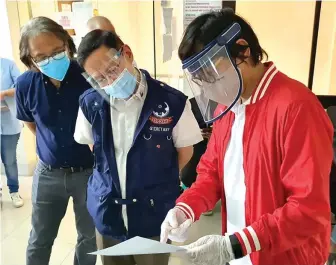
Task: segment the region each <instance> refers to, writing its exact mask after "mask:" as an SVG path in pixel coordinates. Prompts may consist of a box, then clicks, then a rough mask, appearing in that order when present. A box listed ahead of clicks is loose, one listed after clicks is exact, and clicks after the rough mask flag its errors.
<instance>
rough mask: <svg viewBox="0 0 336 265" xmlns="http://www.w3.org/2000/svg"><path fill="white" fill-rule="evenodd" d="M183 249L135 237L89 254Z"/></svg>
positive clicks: (141, 253)
mask: <svg viewBox="0 0 336 265" xmlns="http://www.w3.org/2000/svg"><path fill="white" fill-rule="evenodd" d="M183 251H185V249H184V248H182V247H177V246H173V245H169V244H164V243H160V242H158V241H155V240H151V239H147V238H143V237H134V238H132V239H129V240H126V241H124V242H122V243H120V244H118V245H115V246H113V247H110V248H105V249H102V250H99V251H96V252H92V253H89V254H92V255H101V256H127V255H143V254H163V253H175V252H183Z"/></svg>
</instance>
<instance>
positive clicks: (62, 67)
mask: <svg viewBox="0 0 336 265" xmlns="http://www.w3.org/2000/svg"><path fill="white" fill-rule="evenodd" d="M69 66H70V59H69V57H68V56H64V57H63V58H62V59H59V60H55V59H53V58H49V63H48V64H47V65H43V66H40V67H39V69H40V71H41V72H42V73H43V74H45V75H46V76H48V77H50V78H53V79H56V80H58V81H63V79H64V77H65V75H66V73H67V71H68V69H69Z"/></svg>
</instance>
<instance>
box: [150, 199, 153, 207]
mask: <svg viewBox="0 0 336 265" xmlns="http://www.w3.org/2000/svg"><path fill="white" fill-rule="evenodd" d="M149 201H150V204H151V206H152V207H153V206H154V200H153V199H150V200H149Z"/></svg>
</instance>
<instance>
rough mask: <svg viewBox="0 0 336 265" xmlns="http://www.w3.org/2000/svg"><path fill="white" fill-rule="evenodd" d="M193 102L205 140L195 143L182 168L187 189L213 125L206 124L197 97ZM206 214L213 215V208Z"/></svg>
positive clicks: (194, 175) (183, 180) (194, 179)
mask: <svg viewBox="0 0 336 265" xmlns="http://www.w3.org/2000/svg"><path fill="white" fill-rule="evenodd" d="M189 101H190V104H191V110H192V112H193V114H194V116H195V118H196V120H197V123H198V126H199V127H200V129H201V132H202V136H203V141H201V142H199V143H197V144H195V145H194V153H193V156H192V158H191V159H190V161H189V162H188V163H187V164H186V166H185V167H184V168H183V169H182V170H181V174H180V176H181V182H182V188H183V190H186V189H188V188H190V187H191V185H192V184H193V183H194V182H195V181H196V177H197V172H196V168H197V165H198V163H199V161H200V159H201V157H202V155H203V154H204V153H205V150H206V148H207V145H208V142H209V138H210V136H211V132H212V127H211V126H212V125H211V124H206V123H205V122H204V119H203V116H202V113H201V111H200V109H199V107H198V105H197V102H196V100H195V98H194V97H193V98H191V99H190V100H189ZM203 215H204V216H211V215H213V210H210V211H207V212H205V213H203Z"/></svg>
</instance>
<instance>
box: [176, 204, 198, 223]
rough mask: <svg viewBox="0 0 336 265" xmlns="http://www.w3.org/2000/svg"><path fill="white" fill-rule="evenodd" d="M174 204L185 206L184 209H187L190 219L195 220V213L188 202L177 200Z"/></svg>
mask: <svg viewBox="0 0 336 265" xmlns="http://www.w3.org/2000/svg"><path fill="white" fill-rule="evenodd" d="M176 206H181V207H183V208H185V210H187V211H188V213H189V214H190V216H191V221H192V222H195V214H194V211H193V210H192V209H191V207H190V206H189V205H188V204H185V203H183V202H179V203H178V204H176Z"/></svg>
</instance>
